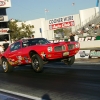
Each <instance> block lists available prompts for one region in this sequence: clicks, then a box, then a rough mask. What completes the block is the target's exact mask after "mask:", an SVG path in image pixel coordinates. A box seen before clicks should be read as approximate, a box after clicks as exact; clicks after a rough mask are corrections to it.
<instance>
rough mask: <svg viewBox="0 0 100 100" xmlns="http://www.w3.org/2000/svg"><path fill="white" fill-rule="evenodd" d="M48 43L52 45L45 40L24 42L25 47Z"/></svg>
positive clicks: (37, 39)
mask: <svg viewBox="0 0 100 100" xmlns="http://www.w3.org/2000/svg"><path fill="white" fill-rule="evenodd" d="M47 43H50V42H49V41H48V40H47V39H44V38H36V39H29V40H23V47H26V46H32V45H40V44H47Z"/></svg>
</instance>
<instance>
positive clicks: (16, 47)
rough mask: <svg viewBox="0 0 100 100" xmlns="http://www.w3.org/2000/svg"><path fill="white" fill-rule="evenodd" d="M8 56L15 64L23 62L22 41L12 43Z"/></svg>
mask: <svg viewBox="0 0 100 100" xmlns="http://www.w3.org/2000/svg"><path fill="white" fill-rule="evenodd" d="M8 58H9V60H10V62H11V63H12V64H13V65H21V64H22V46H21V42H20V41H19V42H16V43H14V44H12V45H11V47H10V52H9V53H8Z"/></svg>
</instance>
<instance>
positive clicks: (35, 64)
mask: <svg viewBox="0 0 100 100" xmlns="http://www.w3.org/2000/svg"><path fill="white" fill-rule="evenodd" d="M31 60H32V68H33V69H34V71H35V72H41V71H42V70H43V60H42V58H41V57H40V56H39V55H38V54H34V55H33V56H32V58H31Z"/></svg>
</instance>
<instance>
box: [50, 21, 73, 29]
mask: <svg viewBox="0 0 100 100" xmlns="http://www.w3.org/2000/svg"><path fill="white" fill-rule="evenodd" d="M71 26H75V23H74V21H69V22H63V23H58V24H52V25H49V29H50V30H55V29H59V28H66V27H71Z"/></svg>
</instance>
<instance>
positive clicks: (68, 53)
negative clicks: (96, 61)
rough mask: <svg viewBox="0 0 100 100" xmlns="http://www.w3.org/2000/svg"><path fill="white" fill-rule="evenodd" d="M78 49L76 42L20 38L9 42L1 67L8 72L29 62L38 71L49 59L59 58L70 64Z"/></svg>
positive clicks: (2, 57) (55, 59)
mask: <svg viewBox="0 0 100 100" xmlns="http://www.w3.org/2000/svg"><path fill="white" fill-rule="evenodd" d="M79 49H80V45H79V43H78V42H58V43H50V42H49V41H48V40H47V39H44V38H34V39H22V40H19V41H16V42H15V43H13V44H11V45H10V46H9V47H8V49H7V50H6V51H5V52H4V53H3V54H2V56H1V63H2V68H3V71H4V72H5V73H8V72H11V71H13V67H15V66H18V65H26V64H31V66H32V67H33V69H34V71H35V72H40V71H42V70H43V65H44V64H46V63H47V62H50V61H59V60H60V61H63V62H64V63H66V64H68V65H72V64H73V63H74V61H75V54H76V53H77V52H78V51H79Z"/></svg>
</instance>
